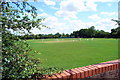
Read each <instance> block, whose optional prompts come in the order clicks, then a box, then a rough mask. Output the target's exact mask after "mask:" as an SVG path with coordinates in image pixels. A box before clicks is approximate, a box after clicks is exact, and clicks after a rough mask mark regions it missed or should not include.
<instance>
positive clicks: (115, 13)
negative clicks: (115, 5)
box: [100, 12, 118, 16]
mask: <svg viewBox="0 0 120 80" xmlns="http://www.w3.org/2000/svg"><path fill="white" fill-rule="evenodd" d="M100 14H102V15H105V16H113V15H117V14H118V13H117V12H101V13H100Z"/></svg>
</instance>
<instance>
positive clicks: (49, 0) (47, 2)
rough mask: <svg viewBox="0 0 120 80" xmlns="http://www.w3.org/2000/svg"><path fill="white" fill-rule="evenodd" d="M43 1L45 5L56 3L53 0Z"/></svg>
mask: <svg viewBox="0 0 120 80" xmlns="http://www.w3.org/2000/svg"><path fill="white" fill-rule="evenodd" d="M44 3H45V4H46V5H53V6H54V5H56V2H54V1H51V0H44Z"/></svg>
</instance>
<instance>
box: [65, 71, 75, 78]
mask: <svg viewBox="0 0 120 80" xmlns="http://www.w3.org/2000/svg"><path fill="white" fill-rule="evenodd" d="M65 71H66V72H68V73H70V74H71V78H72V79H76V78H77V74H76V73H75V72H73V71H72V70H65Z"/></svg>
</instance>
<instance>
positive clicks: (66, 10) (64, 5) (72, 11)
mask: <svg viewBox="0 0 120 80" xmlns="http://www.w3.org/2000/svg"><path fill="white" fill-rule="evenodd" d="M91 5H92V6H91ZM83 11H97V4H95V3H94V2H90V1H87V2H85V1H82V0H64V1H61V2H60V8H59V10H58V11H56V13H55V15H56V16H59V17H64V18H66V17H68V18H74V19H77V18H78V17H77V14H78V13H79V12H83Z"/></svg>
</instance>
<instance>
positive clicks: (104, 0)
mask: <svg viewBox="0 0 120 80" xmlns="http://www.w3.org/2000/svg"><path fill="white" fill-rule="evenodd" d="M82 1H91V2H118V1H119V0H82Z"/></svg>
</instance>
